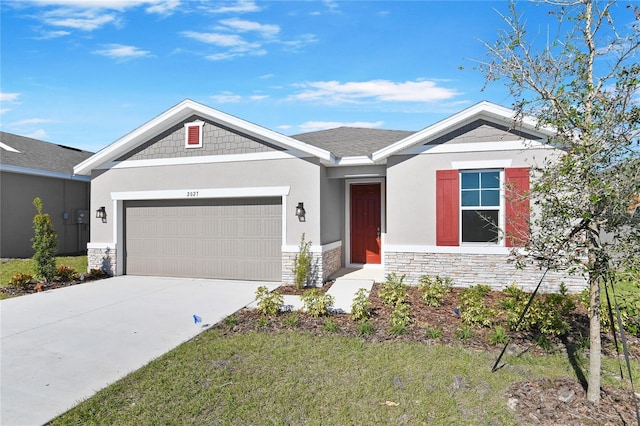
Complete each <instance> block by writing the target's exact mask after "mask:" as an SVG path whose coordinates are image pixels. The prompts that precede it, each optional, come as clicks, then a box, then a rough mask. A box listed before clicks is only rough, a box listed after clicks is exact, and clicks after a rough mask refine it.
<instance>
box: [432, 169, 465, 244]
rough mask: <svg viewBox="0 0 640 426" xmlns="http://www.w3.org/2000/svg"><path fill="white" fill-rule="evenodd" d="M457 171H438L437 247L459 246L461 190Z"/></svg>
mask: <svg viewBox="0 0 640 426" xmlns="http://www.w3.org/2000/svg"><path fill="white" fill-rule="evenodd" d="M458 179H459V177H458V171H457V170H436V245H439V246H459V245H460V242H459V235H460V232H459V217H460V212H459V211H458V210H459V206H460V188H459V185H458Z"/></svg>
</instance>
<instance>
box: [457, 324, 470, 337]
mask: <svg viewBox="0 0 640 426" xmlns="http://www.w3.org/2000/svg"><path fill="white" fill-rule="evenodd" d="M456 337H457V338H458V339H460V340H467V339H470V338H471V337H473V330H471V327H469V326H468V325H465V326H464V327H459V328H457V329H456Z"/></svg>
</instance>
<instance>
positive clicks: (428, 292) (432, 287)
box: [418, 275, 453, 306]
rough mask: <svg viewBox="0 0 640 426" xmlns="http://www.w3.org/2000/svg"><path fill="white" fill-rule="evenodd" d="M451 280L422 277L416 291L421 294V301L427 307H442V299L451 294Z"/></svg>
mask: <svg viewBox="0 0 640 426" xmlns="http://www.w3.org/2000/svg"><path fill="white" fill-rule="evenodd" d="M452 284H453V280H451V278H441V277H440V276H439V275H436V276H435V277H429V276H426V275H424V276H422V277H420V284H418V289H419V290H420V291H421V292H422V300H423V301H424V303H426V304H427V306H442V303H443V302H444V298H445V297H446V296H447V295H448V294H449V293H450V292H451V285H452Z"/></svg>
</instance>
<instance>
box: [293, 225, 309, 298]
mask: <svg viewBox="0 0 640 426" xmlns="http://www.w3.org/2000/svg"><path fill="white" fill-rule="evenodd" d="M304 236H305V235H304V234H302V238H301V239H300V247H299V248H298V254H297V255H296V257H294V258H293V283H294V284H295V286H296V288H297V289H301V288H304V287H306V286H307V283H308V282H309V277H310V275H311V252H310V250H309V247H310V246H311V243H310V242H308V241H305V240H304Z"/></svg>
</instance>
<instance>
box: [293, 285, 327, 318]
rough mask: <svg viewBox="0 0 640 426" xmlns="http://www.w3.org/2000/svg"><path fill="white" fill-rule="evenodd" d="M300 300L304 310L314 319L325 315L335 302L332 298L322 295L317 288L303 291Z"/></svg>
mask: <svg viewBox="0 0 640 426" xmlns="http://www.w3.org/2000/svg"><path fill="white" fill-rule="evenodd" d="M300 299H301V300H302V303H303V305H304V310H305V311H306V312H307V313H308V314H309V315H311V316H312V317H316V318H317V317H319V316H322V315H327V314H328V313H329V309H330V308H331V307H332V306H333V302H334V301H335V299H334V297H333V296H331V295H330V294H325V293H323V292H322V290H320V289H319V288H312V289H310V290H307V291H305V292H304V293H302V295H301V296H300Z"/></svg>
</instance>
